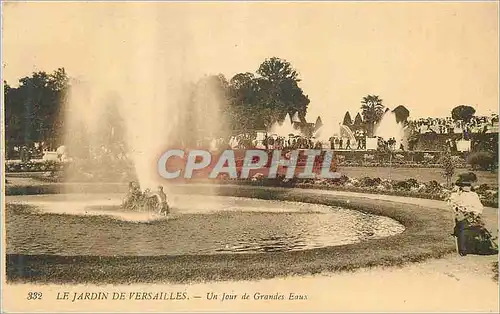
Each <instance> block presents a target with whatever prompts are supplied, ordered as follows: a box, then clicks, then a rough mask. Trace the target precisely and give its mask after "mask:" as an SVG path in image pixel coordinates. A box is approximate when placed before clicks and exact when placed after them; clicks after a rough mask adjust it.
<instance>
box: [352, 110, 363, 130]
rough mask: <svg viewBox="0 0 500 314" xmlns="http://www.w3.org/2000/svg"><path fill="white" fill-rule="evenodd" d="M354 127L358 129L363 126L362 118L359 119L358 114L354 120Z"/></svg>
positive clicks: (359, 115)
mask: <svg viewBox="0 0 500 314" xmlns="http://www.w3.org/2000/svg"><path fill="white" fill-rule="evenodd" d="M354 125H355V126H356V127H360V126H362V125H363V118H361V114H360V113H359V112H358V113H357V114H356V117H355V118H354Z"/></svg>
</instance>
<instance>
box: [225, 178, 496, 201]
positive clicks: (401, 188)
mask: <svg viewBox="0 0 500 314" xmlns="http://www.w3.org/2000/svg"><path fill="white" fill-rule="evenodd" d="M222 182H223V183H227V184H243V185H256V186H279V187H294V188H307V189H324V190H335V191H346V192H357V193H370V194H382V195H394V196H403V197H416V198H424V199H433V200H442V201H444V200H446V199H447V198H448V197H449V195H450V193H451V190H450V189H448V188H446V187H445V186H444V185H443V184H440V183H438V182H437V181H429V182H425V183H423V182H418V181H417V180H415V179H408V180H401V181H397V180H386V179H381V178H371V177H364V178H359V179H356V178H348V177H346V176H342V177H341V178H339V179H283V178H276V179H266V178H253V179H252V180H241V179H225V180H223V181H222ZM475 191H476V192H477V193H478V195H479V197H480V198H481V202H482V203H483V205H484V206H487V207H494V208H497V207H498V190H494V189H493V188H492V187H490V186H488V185H487V184H482V185H480V186H479V187H477V188H476V189H475Z"/></svg>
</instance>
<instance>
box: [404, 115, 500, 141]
mask: <svg viewBox="0 0 500 314" xmlns="http://www.w3.org/2000/svg"><path fill="white" fill-rule="evenodd" d="M408 125H409V127H410V128H411V130H412V132H415V133H420V134H424V133H430V132H434V133H438V134H464V136H465V137H468V136H469V135H470V134H474V133H487V132H498V115H491V116H482V117H472V118H471V120H470V121H469V122H464V121H461V120H458V121H454V120H453V119H452V118H451V117H446V118H420V119H416V120H411V121H409V123H408Z"/></svg>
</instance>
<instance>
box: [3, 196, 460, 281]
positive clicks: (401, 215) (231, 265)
mask: <svg viewBox="0 0 500 314" xmlns="http://www.w3.org/2000/svg"><path fill="white" fill-rule="evenodd" d="M179 189H182V191H180V190H179V191H177V192H182V193H187V194H190V193H192V194H195V193H196V194H202V195H206V194H209V193H211V192H212V191H213V188H212V187H209V186H191V187H188V186H183V187H180V188H179ZM218 193H219V194H220V195H226V196H239V197H253V198H260V199H269V200H283V201H284V200H288V201H297V202H306V203H317V204H323V205H329V206H342V207H346V208H351V209H355V210H360V211H362V212H366V213H371V214H376V215H384V216H388V217H390V218H393V219H396V220H397V221H399V222H401V223H402V224H403V225H404V226H405V227H406V230H405V231H404V232H403V233H401V234H398V235H395V236H391V237H387V238H383V239H376V240H371V241H365V242H361V243H356V244H350V245H343V246H334V247H325V248H320V249H313V250H307V251H295V252H276V253H265V254H234V255H227V254H220V255H185V256H113V257H101V256H58V255H20V254H8V255H7V258H6V274H7V281H8V282H37V283H41V284H43V283H58V284H63V283H80V284H81V283H93V284H109V283H111V284H120V283H122V284H123V283H129V284H130V283H140V282H169V283H187V282H205V281H219V280H256V279H266V278H274V277H277V276H288V275H307V274H317V273H321V272H332V271H333V272H338V271H352V270H356V269H358V268H362V267H372V266H402V265H405V264H407V263H411V262H418V261H423V260H425V259H429V258H439V257H442V256H444V255H445V254H448V253H450V252H453V251H454V250H455V244H454V241H453V238H452V237H451V236H450V235H449V233H450V229H451V227H452V226H451V221H450V217H449V214H448V213H447V212H445V211H442V210H439V209H431V208H423V207H419V206H416V205H412V204H405V205H404V206H402V205H401V204H399V203H393V202H388V201H382V200H368V199H363V198H353V197H345V196H333V195H324V194H318V193H315V192H314V191H306V190H299V189H280V188H264V187H248V186H240V187H234V186H223V187H220V188H219V189H218Z"/></svg>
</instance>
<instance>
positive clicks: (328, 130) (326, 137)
mask: <svg viewBox="0 0 500 314" xmlns="http://www.w3.org/2000/svg"><path fill="white" fill-rule="evenodd" d="M313 136H314V137H315V138H316V139H317V140H318V141H320V142H322V143H323V146H325V145H326V146H327V147H328V146H329V144H327V143H329V141H330V138H331V137H332V136H333V137H338V138H344V139H349V140H350V141H351V143H352V144H351V145H353V144H354V143H355V142H356V137H355V136H354V133H353V132H352V131H351V129H350V128H349V127H348V126H346V125H342V123H341V122H340V120H338V119H336V118H331V119H330V120H329V121H327V123H324V124H323V125H322V126H321V127H319V128H318V129H317V130H316V131H315V132H314V135H313Z"/></svg>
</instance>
